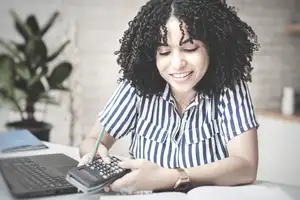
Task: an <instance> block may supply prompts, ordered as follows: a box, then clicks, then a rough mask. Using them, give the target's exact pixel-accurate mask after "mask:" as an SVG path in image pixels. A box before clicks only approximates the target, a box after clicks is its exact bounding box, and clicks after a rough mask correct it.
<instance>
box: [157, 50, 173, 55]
mask: <svg viewBox="0 0 300 200" xmlns="http://www.w3.org/2000/svg"><path fill="white" fill-rule="evenodd" d="M170 53H171V52H170V51H166V52H159V55H161V56H167V55H169V54H170Z"/></svg>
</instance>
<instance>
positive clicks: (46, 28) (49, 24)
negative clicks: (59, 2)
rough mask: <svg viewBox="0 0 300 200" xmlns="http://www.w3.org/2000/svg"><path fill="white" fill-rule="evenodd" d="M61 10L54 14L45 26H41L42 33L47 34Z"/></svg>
mask: <svg viewBox="0 0 300 200" xmlns="http://www.w3.org/2000/svg"><path fill="white" fill-rule="evenodd" d="M58 15H59V12H58V11H56V12H54V13H53V14H52V16H51V17H50V19H49V20H48V21H47V22H46V24H45V25H44V27H43V28H41V35H42V36H43V35H45V33H46V32H47V31H48V30H49V29H50V28H51V26H52V25H53V24H54V22H55V20H56V18H57V17H58Z"/></svg>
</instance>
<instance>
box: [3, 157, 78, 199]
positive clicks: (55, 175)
mask: <svg viewBox="0 0 300 200" xmlns="http://www.w3.org/2000/svg"><path fill="white" fill-rule="evenodd" d="M77 165H78V161H76V160H74V159H73V158H70V157H69V156H66V155H65V154H59V153H57V154H46V155H36V156H22V157H14V158H4V159H0V171H1V174H2V176H3V178H4V181H5V183H6V185H7V186H8V189H9V191H10V193H11V194H12V196H14V197H16V198H32V197H42V196H51V195H60V194H71V193H77V188H76V187H74V186H73V185H71V184H70V183H68V182H67V181H66V174H67V172H68V171H69V170H70V169H71V168H73V167H76V166H77Z"/></svg>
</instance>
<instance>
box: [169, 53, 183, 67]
mask: <svg viewBox="0 0 300 200" xmlns="http://www.w3.org/2000/svg"><path fill="white" fill-rule="evenodd" d="M185 65H186V60H185V59H184V56H183V55H182V52H174V54H173V57H172V68H174V69H181V68H183V67H184V66H185Z"/></svg>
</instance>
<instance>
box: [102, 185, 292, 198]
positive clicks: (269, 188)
mask: <svg viewBox="0 0 300 200" xmlns="http://www.w3.org/2000/svg"><path fill="white" fill-rule="evenodd" d="M140 199H143V200H153V199H155V200H164V199H172V200H199V199H201V200H293V199H292V198H291V197H290V196H288V194H286V193H285V192H284V191H283V190H282V189H281V188H280V187H279V186H276V185H272V184H264V183H256V184H253V185H244V186H233V187H225V186H201V187H196V188H194V189H192V190H190V191H189V192H188V193H187V194H185V193H180V192H162V193H152V194H145V195H105V196H103V195H101V196H100V200H140Z"/></svg>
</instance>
